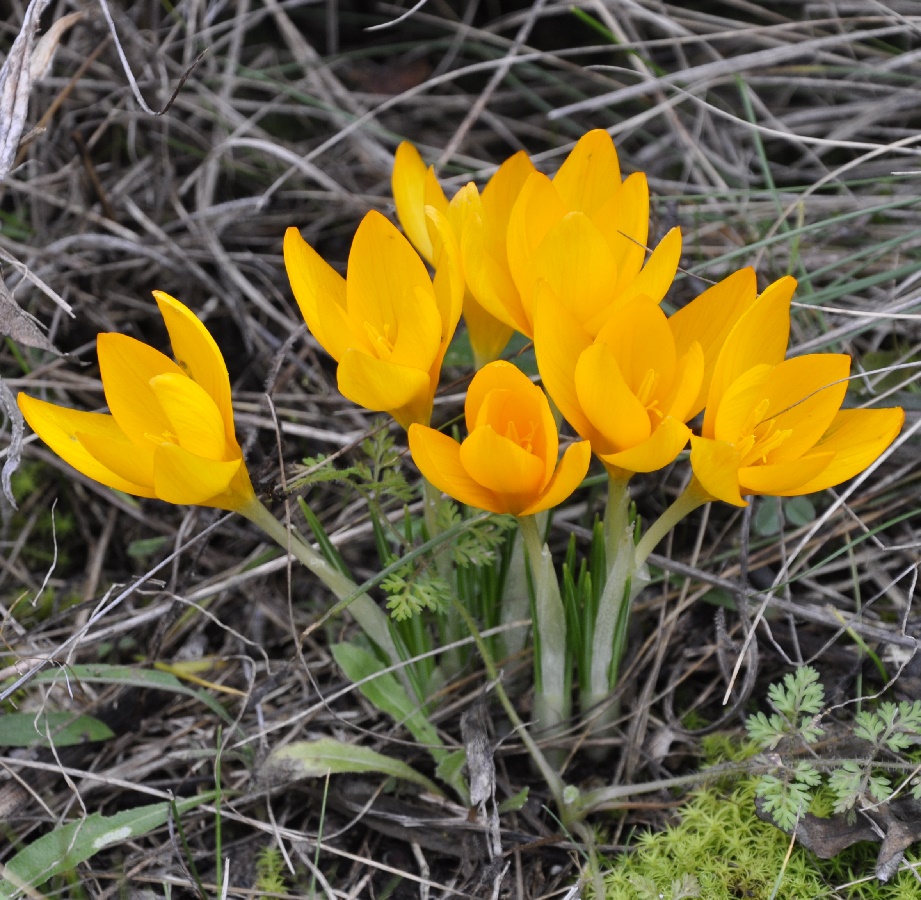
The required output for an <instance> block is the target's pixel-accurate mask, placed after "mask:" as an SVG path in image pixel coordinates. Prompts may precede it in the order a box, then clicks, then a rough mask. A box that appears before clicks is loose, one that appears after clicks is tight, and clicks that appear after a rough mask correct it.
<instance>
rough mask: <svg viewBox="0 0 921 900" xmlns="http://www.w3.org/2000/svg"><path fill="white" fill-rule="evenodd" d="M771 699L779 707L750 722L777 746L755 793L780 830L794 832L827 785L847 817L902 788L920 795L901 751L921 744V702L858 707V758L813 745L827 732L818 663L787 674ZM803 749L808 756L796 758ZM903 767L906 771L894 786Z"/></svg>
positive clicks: (758, 735)
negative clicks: (839, 755) (822, 751)
mask: <svg viewBox="0 0 921 900" xmlns="http://www.w3.org/2000/svg"><path fill="white" fill-rule="evenodd" d="M768 698H769V701H770V703H771V706H772V708H773V710H774V712H773V713H772V714H771V715H769V716H768V715H765V713H763V712H759V713H756V714H755V715H753V716H750V717H749V719H748V722H747V724H746V727H747V730H748V735H749V737H750V738H751V739H752V740H753V741H754V742H755V743H756V744H757V745H758V746H760V747H761V749H762V750H765V751H775V750H777V751H778V752H777V753H773V754H772V756H771V758H772V759H773V760H774V761H776V763H777V767H776V771H775V772H772V773H767V774H764V775H762V776H761V777H760V778H759V780H758V787H757V790H756V793H757V795H758V797H759V798H760V801H761V805H762V809H763V810H764V811H765V812H768V813H769V814H770V815H771V818H772V819H773V820H774V822H776V824H777V825H778V826H779V827H780V828H782V829H784V830H785V831H792V830H793V829H794V828H795V827H796V824H797V822H798V821H799V820H800V819H801V818H802V816H803V814H804V813H806V812H807V811H808V810H809V809H810V807H811V806H812V805H813V803H814V802H815V800H816V797H817V794H818V792H819V791H820V790H823V789H824V790H827V791H828V792H830V794H831V798H832V804H831V805H832V811H833V812H834V813H836V814H841V813H845V814H847V818H848V821H853V819H854V817H855V816H856V812H857V810H858V809H859V808H860V807H861V805H862V804H867V805H877V804H879V803H882V802H885V801H888V800H890V799H892V798H893V797H894V795H896V794H900V793H903V792H905V791H907V792H909V793H910V794H911V795H912V796H913V797H914V798H915V799H918V798H921V779H919V778H918V777H917V776H916V775H915V774H913V772H914V765H913V764H912V763H911V762H910V761H908V760H906V759H903V758H902V757H901V756H900V754H902V753H904V751H906V750H909V749H910V748H911V747H912V746H914V745H916V744H918V743H921V701H918V700H915V701H914V702H913V703H909V702H907V701H903V702H901V703H898V704H896V703H891V702H882V703H880V704H879V706H878V707H876V708H875V709H866V710H861V711H860V712H858V713H857V714H856V716H855V717H854V725H853V736H854V738H855V739H856V741H857V744H856V745H854V744H853V742H852V743H851V745H850V747H851V751H852V752H853V750H854V749H857V750H858V751H860V756H859V757H857V758H846V759H840V758H835V757H832V756H829V755H827V754H826V755H821V754H819V753H818V752H817V751H816V749H815V745H816V743H817V742H818V741H819V740H820V739H821V738H823V737H824V736H826V734H827V733H828V732H829V731H830V727H826V726H822V725H820V724H819V723H820V721H821V719H822V718H823V716H825V715H827V712H826V711H825V709H824V706H825V692H824V689H823V687H822V685H821V683H820V682H819V674H818V672H816V670H815V669H813V668H811V667H810V666H803V667H801V668H798V669H796V670H795V671H794V672H791V673H789V674H788V675H786V676H785V677H784V679H783V682H781V683H776V684H773V685H771V687H770V689H769V690H768ZM832 746H834V745H832ZM803 751H806V752H808V753H809V754H810V759H796V758H795V757H796V755H797V754H798V753H802V752H803ZM900 770H901V771H905V772H906V773H907V774H906V776H905V778H904V780H903V781H901V783H898V784H894V783H893V777H894V774H896V773H898V772H899V771H900Z"/></svg>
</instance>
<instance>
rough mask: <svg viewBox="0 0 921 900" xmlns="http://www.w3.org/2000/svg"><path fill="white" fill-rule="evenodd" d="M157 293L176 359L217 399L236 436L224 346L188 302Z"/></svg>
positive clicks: (231, 435) (231, 433)
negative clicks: (218, 342) (222, 346)
mask: <svg viewBox="0 0 921 900" xmlns="http://www.w3.org/2000/svg"><path fill="white" fill-rule="evenodd" d="M153 295H154V297H155V298H156V301H157V306H158V307H159V308H160V314H161V315H162V316H163V321H164V322H165V323H166V330H167V331H168V332H169V339H170V345H171V346H172V348H173V356H174V357H175V359H176V363H177V364H178V365H179V368H180V369H182V370H183V372H185V373H186V375H188V376H189V377H190V378H191V379H192V380H193V381H194V382H195V383H196V384H198V385H199V387H201V388H202V389H203V390H204V391H205V392H206V393H207V394H208V396H209V397H210V398H211V399H212V400H213V401H214V403H215V405H216V406H217V409H218V412H219V414H220V416H221V419H222V420H223V422H222V424H223V428H224V431H225V433H226V434H227V436H228V438H229V439H230V440H234V439H235V438H234V428H233V407H232V405H231V400H230V376H229V375H228V374H227V365H226V364H225V363H224V357H223V355H222V354H221V351H220V348H219V347H218V345H217V343H216V342H215V340H214V338H213V337H212V336H211V334H210V332H209V331H208V329H207V328H205V326H204V324H203V323H202V322H201V320H200V319H199V318H198V316H196V315H195V314H194V313H193V312H192V310H190V309H189V308H188V307H187V306H184V305H183V304H182V303H180V302H179V301H178V300H176V299H174V298H173V297H170V295H169V294H164V293H163V292H162V291H154V292H153Z"/></svg>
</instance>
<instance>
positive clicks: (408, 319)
mask: <svg viewBox="0 0 921 900" xmlns="http://www.w3.org/2000/svg"><path fill="white" fill-rule="evenodd" d="M345 291H346V303H347V306H348V313H349V319H350V320H351V322H352V328H353V330H354V331H359V330H363V331H365V333H366V334H368V335H370V343H371V348H372V352H373V353H374V355H375V356H378V357H380V358H382V359H393V361H394V362H400V363H403V364H404V365H411V366H414V367H416V368H418V369H425V370H428V368H429V366H431V364H432V361H433V360H434V358H435V354H436V353H437V352H438V345H439V342H440V339H441V327H442V322H441V317H440V316H439V314H438V309H437V307H436V303H435V294H434V290H433V288H432V282H431V280H430V279H429V276H428V272H427V271H426V268H425V264H424V263H423V262H422V260H421V259H420V258H419V254H418V253H416V251H415V250H413V248H412V247H411V246H410V244H409V241H407V240H406V238H405V237H403V235H402V234H400V232H399V231H397V229H396V227H395V226H394V225H393V223H391V222H389V221H388V220H387V219H385V218H384V217H383V216H382V215H381V214H380V213H379V212H375V211H373V210H372V211H371V212H369V213H368V214H367V215H366V216H365V217H364V218H363V219H362V220H361V224H360V225H359V226H358V230H357V231H356V232H355V239H354V240H353V241H352V249H351V251H350V252H349V263H348V274H347V276H346V286H345ZM457 306H458V310H457V313H458V316H459V315H460V297H459V298H458V303H457ZM343 358H344V354H343ZM340 362H341V359H340Z"/></svg>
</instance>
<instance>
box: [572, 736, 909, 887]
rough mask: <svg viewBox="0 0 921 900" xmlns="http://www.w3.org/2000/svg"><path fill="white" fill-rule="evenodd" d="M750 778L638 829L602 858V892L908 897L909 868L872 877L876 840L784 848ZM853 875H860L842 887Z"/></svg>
mask: <svg viewBox="0 0 921 900" xmlns="http://www.w3.org/2000/svg"><path fill="white" fill-rule="evenodd" d="M719 743H720V746H719V747H718V748H716V747H714V748H712V749H718V750H719V755H721V756H724V758H725V756H726V755H728V753H727V751H728V750H729V747H728V746H727V745H726V744H725V743H724V742H719ZM735 752H736V753H738V752H739V751H738V748H736V751H735ZM756 784H757V780H756V779H753V778H745V779H741V780H740V781H738V782H737V784H736V785H735V787H734V789H727V787H726V786H725V784H724V785H722V786H718V787H709V788H704V789H701V790H699V791H697V792H696V793H694V794H692V795H691V797H690V799H689V800H688V802H687V803H686V804H685V805H684V806H683V807H681V809H680V810H679V811H678V813H677V824H675V825H672V826H670V827H668V828H666V829H665V830H664V831H660V832H646V833H645V834H642V835H640V836H639V838H638V839H637V841H636V843H635V849H634V851H633V852H632V853H625V854H623V855H622V856H619V857H617V858H614V859H610V860H608V861H607V863H606V864H604V870H603V871H604V872H605V874H604V876H603V878H604V885H605V897H604V900H680V898H683V897H700V898H706V900H739V898H743V897H744V898H747V900H774V898H776V900H804V898H809V900H819V898H824V897H827V898H836V900H838V898H851V900H857V898H860V900H907V898H908V897H917V896H918V895H919V894H918V882H917V881H916V880H915V879H914V878H913V877H912V876H911V873H909V872H900V873H899V874H897V875H896V876H895V877H894V878H893V879H892V881H891V882H889V883H888V884H880V883H878V882H877V881H876V879H875V878H873V877H872V876H873V871H874V864H875V860H876V854H877V853H878V851H879V844H871V843H864V844H859V845H857V846H855V847H854V848H851V849H850V850H848V851H847V852H845V853H842V854H840V855H839V856H838V857H836V858H835V859H832V860H821V859H818V857H816V856H815V855H814V854H813V853H811V852H809V851H808V850H805V849H803V848H802V847H800V846H798V845H797V846H794V847H793V850H792V852H790V847H789V845H790V838H789V837H788V836H787V835H786V834H784V833H783V832H781V831H779V830H778V829H777V828H774V827H773V826H772V825H768V824H767V823H765V822H762V821H761V820H760V819H759V818H758V817H757V816H756V815H755V807H754V798H755V786H756ZM788 852H789V853H790V855H789V859H787V854H788ZM853 882H858V883H857V884H855V885H854V886H853V887H851V888H848V887H843V885H847V884H850V883H853ZM589 896H590V897H593V898H594V900H599V898H597V895H595V894H589Z"/></svg>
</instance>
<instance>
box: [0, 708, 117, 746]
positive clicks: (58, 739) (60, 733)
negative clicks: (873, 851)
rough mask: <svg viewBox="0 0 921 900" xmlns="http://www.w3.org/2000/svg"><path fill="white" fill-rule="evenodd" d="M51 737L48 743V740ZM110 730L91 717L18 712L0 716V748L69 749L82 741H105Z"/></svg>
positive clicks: (55, 713)
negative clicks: (52, 747) (35, 747)
mask: <svg viewBox="0 0 921 900" xmlns="http://www.w3.org/2000/svg"><path fill="white" fill-rule="evenodd" d="M49 735H50V736H51V742H50V743H49V741H48V736H49ZM112 736H113V735H112V729H111V728H109V726H108V725H106V724H105V722H100V721H99V719H94V718H93V717H92V716H78V715H75V714H74V713H71V712H55V711H51V712H40V713H29V712H18V713H6V714H5V715H2V716H0V747H32V746H35V745H38V746H41V747H48V746H50V745H51V743H53V744H54V746H55V747H71V746H73V745H74V744H82V743H84V742H85V741H105V740H108V739H109V738H110V737H112Z"/></svg>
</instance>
